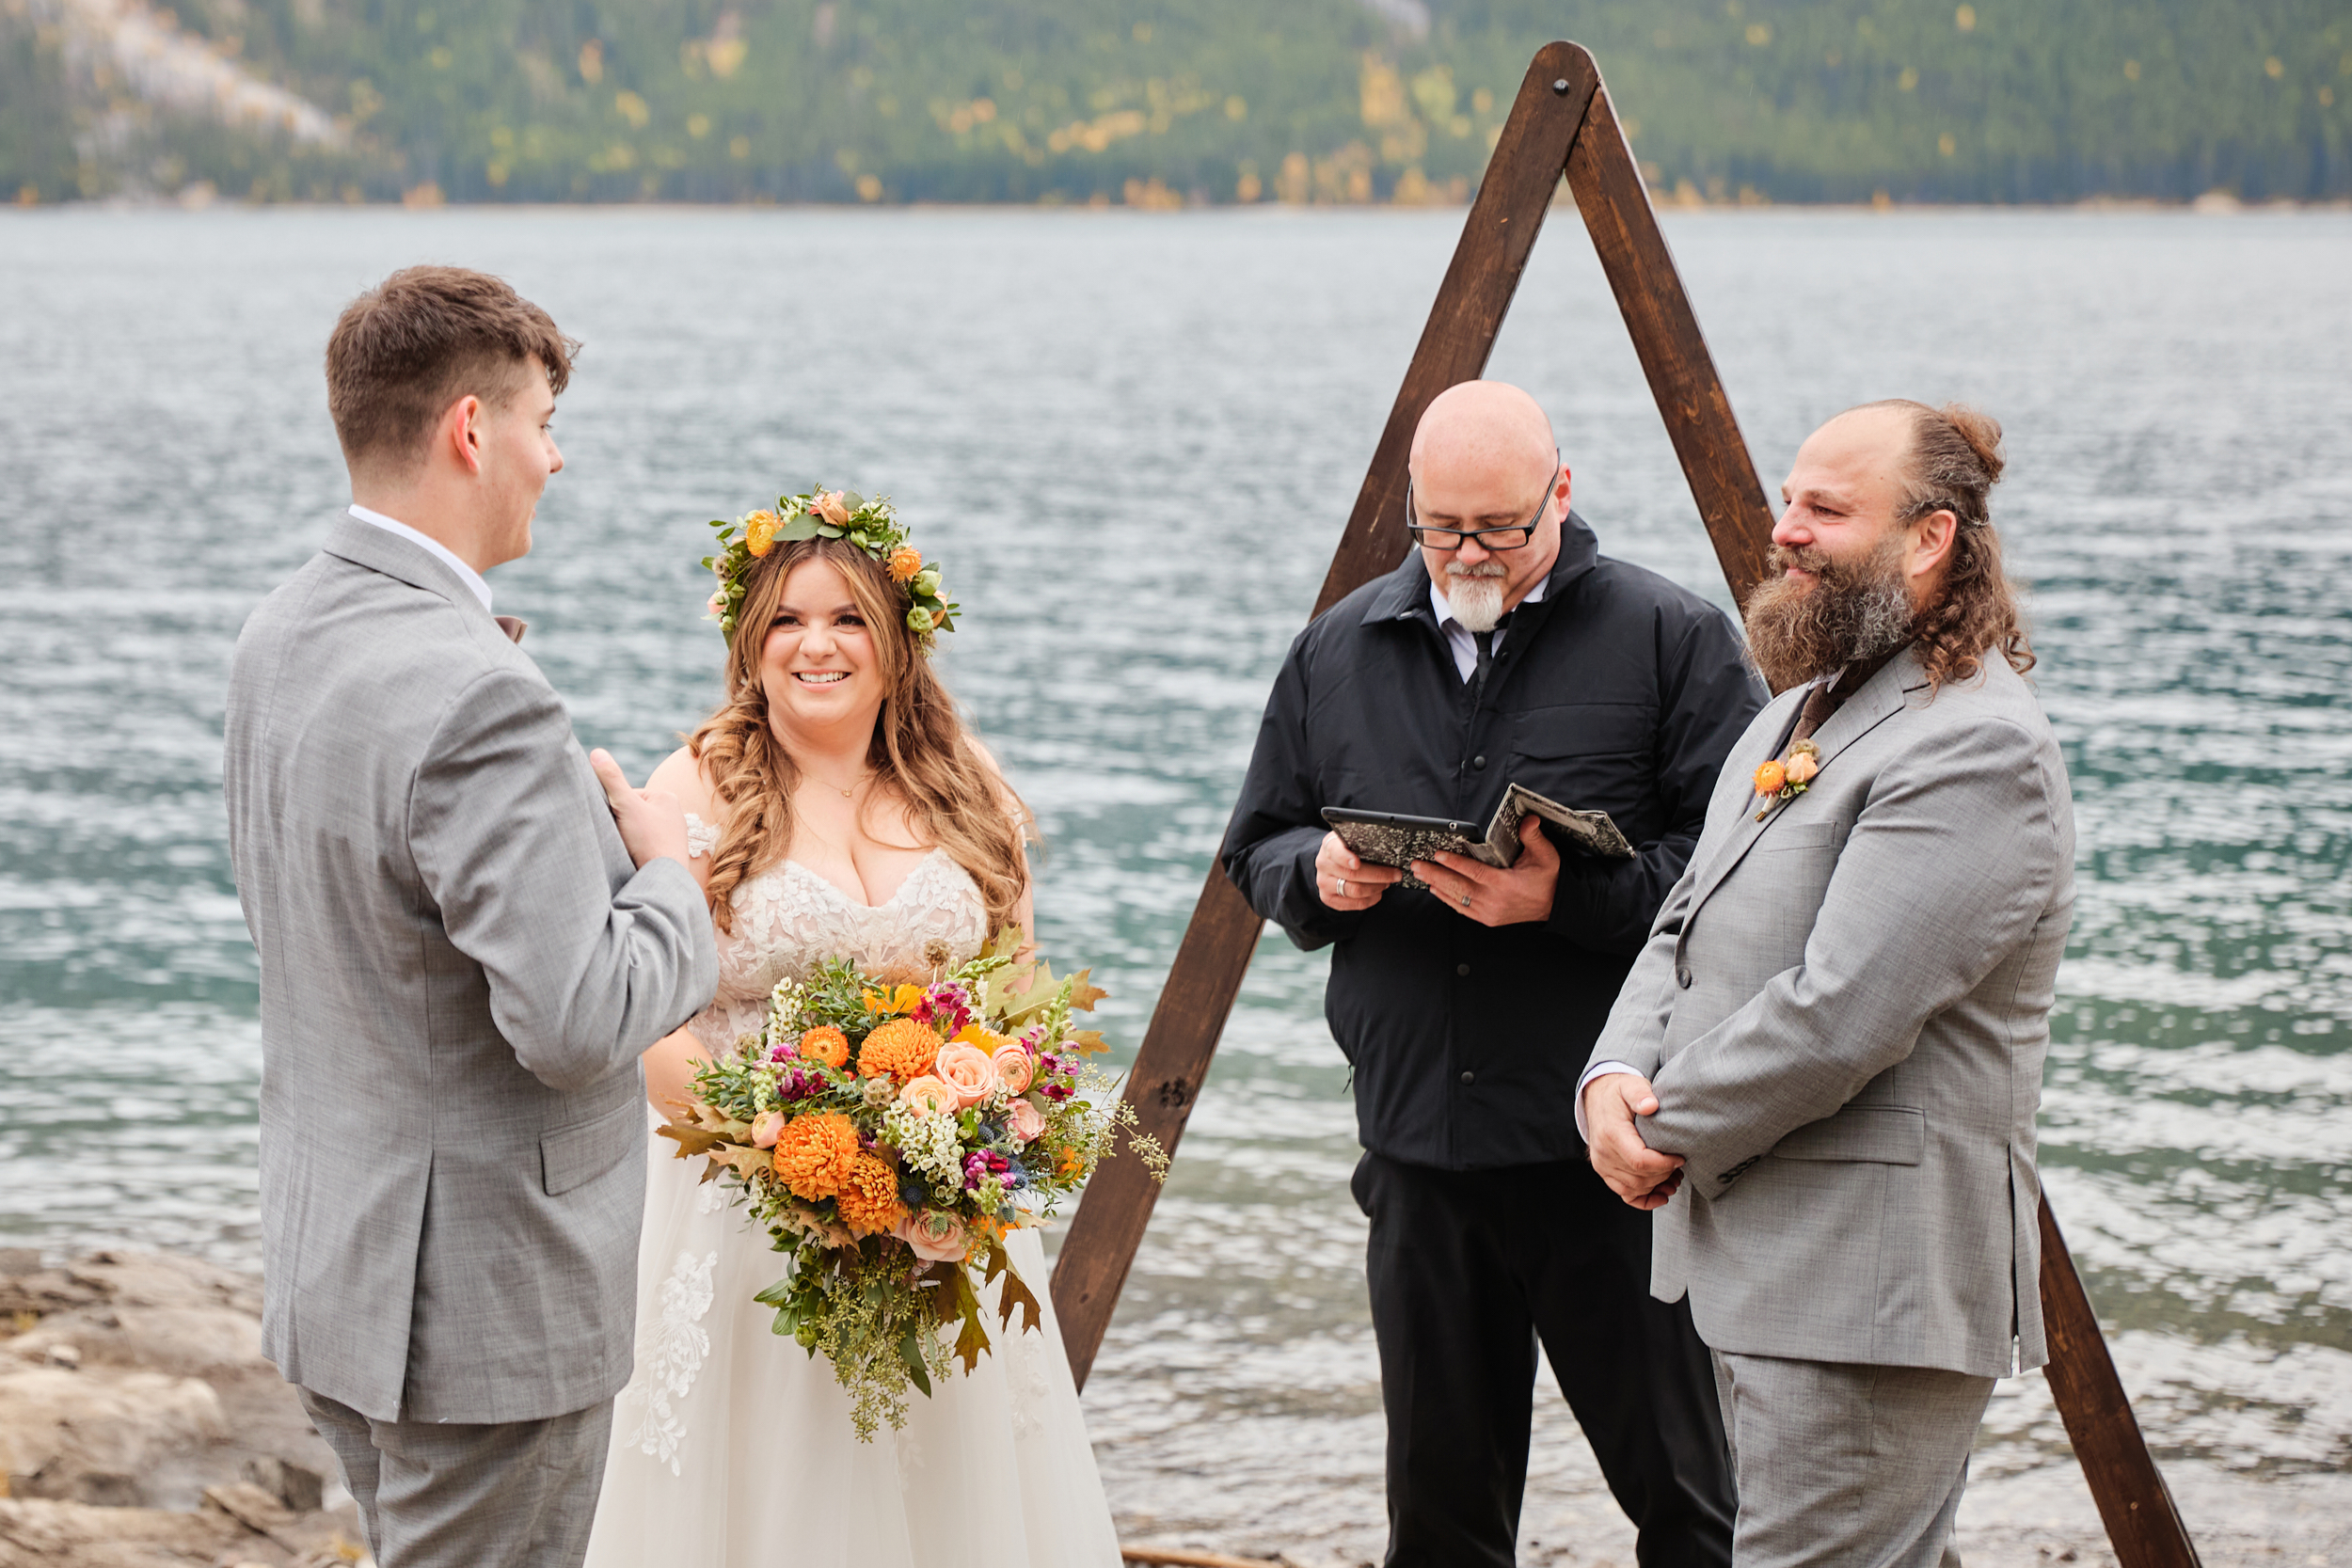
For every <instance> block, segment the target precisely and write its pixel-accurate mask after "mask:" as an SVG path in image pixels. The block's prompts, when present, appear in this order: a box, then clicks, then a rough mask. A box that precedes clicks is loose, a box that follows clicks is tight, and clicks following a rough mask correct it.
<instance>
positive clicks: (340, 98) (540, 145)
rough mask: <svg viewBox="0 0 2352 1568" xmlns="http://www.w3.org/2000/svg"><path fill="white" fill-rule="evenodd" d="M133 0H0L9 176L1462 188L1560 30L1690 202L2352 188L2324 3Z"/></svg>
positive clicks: (535, 192) (560, 191)
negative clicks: (245, 93) (299, 113)
mask: <svg viewBox="0 0 2352 1568" xmlns="http://www.w3.org/2000/svg"><path fill="white" fill-rule="evenodd" d="M140 15H141V13H140V12H139V11H138V9H137V8H136V7H130V8H127V9H126V8H123V7H122V6H121V5H120V4H119V0H0V193H4V192H7V191H16V192H18V193H19V196H20V198H21V199H24V200H45V199H57V198H68V197H74V196H103V195H107V194H111V193H115V192H126V191H127V192H142V191H146V192H162V193H168V192H171V191H175V190H178V189H181V188H183V186H185V185H187V184H189V183H190V182H210V183H211V184H213V185H215V186H217V187H218V188H219V189H220V190H221V191H222V192H223V193H224V194H226V195H229V196H232V197H246V196H251V197H254V198H262V199H270V198H281V199H282V198H309V199H318V198H344V199H358V198H367V199H379V198H391V197H398V196H403V195H405V196H407V197H408V198H410V199H414V200H434V199H447V200H452V201H483V200H494V201H544V200H565V201H569V200H644V199H656V200H698V201H740V200H760V199H774V200H787V201H790V200H823V201H856V200H868V201H963V200H986V201H1024V202H1027V201H1076V202H1083V201H1088V200H1104V199H1107V200H1112V201H1132V202H1136V203H1138V204H1145V205H1152V204H1162V205H1165V204H1175V203H1180V202H1187V201H1192V202H1199V201H1215V202H1231V201H1264V200H1293V201H1388V200H1408V201H1409V200H1424V199H1432V198H1458V197H1459V196H1460V195H1461V194H1463V193H1465V192H1466V191H1467V190H1468V189H1469V188H1470V186H1471V185H1472V184H1473V183H1474V182H1475V181H1476V180H1477V178H1478V174H1479V171H1480V169H1481V167H1482V166H1483V165H1484V162H1485V159H1486V152H1487V150H1488V148H1489V146H1490V145H1491V141H1492V138H1493V136H1494V135H1495V133H1496V131H1497V129H1498V127H1499V126H1500V124H1501V122H1502V117H1503V115H1504V114H1505V113H1506V112H1507V110H1508V108H1509V105H1510V100H1511V95H1512V93H1513V92H1514V91H1515V90H1516V88H1517V87H1518V81H1519V78H1520V74H1521V72H1522V71H1524V69H1525V67H1526V64H1527V59H1528V56H1529V55H1530V54H1531V53H1532V52H1533V51H1534V49H1535V47H1536V46H1538V45H1539V44H1541V43H1543V42H1544V41H1546V40H1549V39H1553V38H1572V39H1575V40H1578V41H1580V42H1582V43H1584V44H1586V45H1587V46H1589V47H1590V48H1592V50H1593V51H1594V53H1595V54H1596V55H1597V56H1598V57H1599V60H1600V62H1601V67H1602V70H1603V71H1604V73H1605V74H1606V76H1607V78H1608V80H1609V83H1610V87H1611V90H1612V92H1613V94H1614V96H1615V98H1616V101H1617V103H1618V106H1619V109H1620V112H1621V113H1622V114H1623V115H1624V117H1625V119H1626V121H1627V124H1628V127H1629V130H1630V131H1631V133H1632V135H1633V141H1634V146H1635V150H1636V151H1637V153H1638V155H1639V156H1640V157H1641V159H1642V160H1643V163H1644V166H1645V172H1647V174H1648V175H1649V178H1650V180H1651V182H1652V183H1653V184H1654V185H1656V186H1658V187H1659V188H1661V190H1664V191H1667V192H1670V193H1671V192H1679V193H1680V194H1682V195H1683V197H1684V198H1686V199H1690V198H1709V199H1718V200H1737V199H1741V198H1745V199H1751V200H1754V199H1771V200H1781V201H1787V200H1860V199H1869V198H1872V197H1874V196H1876V195H1878V194H1879V193H1884V194H1885V195H1886V196H1887V197H1889V198H1894V199H1898V200H1941V201H1953V200H1958V201H1974V200H1998V201H2052V200H2073V199H2076V198H2084V197H2090V196H2101V195H2107V196H2119V197H2135V196H2150V197H2158V198H2186V197H2192V196H2196V195H2198V194H2200V193H2201V192H2204V191H2206V190H2209V189H2214V188H2223V189H2228V190H2231V191H2233V192H2234V193H2235V194H2237V195H2239V196H2241V197H2243V198H2248V199H2265V198H2296V199H2313V198H2341V197H2346V196H2352V147H2348V146H2347V119H2346V115H2347V110H2348V109H2352V104H2347V103H2346V99H2347V97H2352V7H2348V6H2347V5H2346V4H2345V3H2344V0H2244V3H2237V4H2231V3H2226V0H1967V3H1964V4H1955V3H1954V0H1813V3H1801V0H1426V3H1425V4H1424V3H1423V0H1183V3H1182V4H1176V3H1160V0H1125V3H1114V0H176V6H175V8H174V9H173V10H171V11H161V10H158V11H154V12H149V13H145V23H144V24H145V25H148V26H149V27H150V29H151V31H160V33H161V34H163V35H165V36H166V37H167V39H168V40H176V44H175V46H176V47H181V48H183V49H185V50H187V51H189V54H188V55H187V56H186V60H183V61H182V67H181V68H176V69H180V70H181V74H182V75H183V76H185V77H189V78H190V79H191V80H198V81H199V86H198V87H190V88H185V89H184V90H176V89H171V88H170V87H169V84H168V83H166V84H165V85H163V86H158V82H159V81H161V80H162V78H161V76H160V75H159V71H160V70H161V68H160V67H158V66H157V65H155V64H154V61H155V60H157V59H158V58H161V57H162V56H160V55H158V54H157V52H156V49H155V47H154V46H153V45H152V44H151V42H149V41H145V40H144V35H142V40H141V41H139V42H138V43H137V47H136V48H133V47H132V45H131V44H129V43H126V42H124V41H123V40H122V38H121V37H119V36H117V35H118V33H119V28H120V27H121V26H122V25H124V24H123V23H122V20H121V19H122V18H123V17H125V16H130V17H133V18H134V19H136V18H138V17H139V16H140ZM140 51H144V53H143V54H142V53H140ZM188 60H192V61H193V62H194V63H193V65H189V64H187V61H188ZM224 61H225V62H227V65H226V66H225V67H224V66H222V65H221V62H224ZM142 62H144V63H142ZM199 68H201V69H199ZM216 69H218V70H227V71H233V72H235V73H238V74H240V75H241V76H247V77H250V78H253V79H255V80H257V81H258V82H260V83H262V84H272V85H275V87H283V88H285V89H287V90H288V91H290V92H292V93H293V94H295V95H297V96H298V97H299V98H300V99H304V100H308V101H309V103H312V104H316V105H317V106H319V107H320V108H321V109H323V110H324V111H325V112H326V115H327V116H328V117H330V118H331V120H332V123H333V129H332V131H331V132H329V133H326V134H325V135H308V134H306V135H304V136H303V137H302V138H301V139H297V138H296V136H295V135H294V132H293V131H292V130H291V129H288V127H292V126H293V125H294V119H292V118H288V117H280V118H279V119H261V120H257V119H256V118H255V114H256V113H258V111H255V112H248V113H246V114H245V116H244V118H243V119H242V120H240V121H239V122H238V123H233V124H232V123H225V121H226V120H228V119H233V118H234V117H230V116H228V115H227V114H226V111H222V110H220V109H218V108H217V105H216V103H215V100H218V99H219V97H220V91H219V89H217V87H210V88H208V87H203V86H202V85H201V81H202V79H203V78H204V72H205V71H214V70H216ZM175 90H176V96H175ZM208 94H209V95H210V96H208ZM257 125H258V126H259V128H256V127H257Z"/></svg>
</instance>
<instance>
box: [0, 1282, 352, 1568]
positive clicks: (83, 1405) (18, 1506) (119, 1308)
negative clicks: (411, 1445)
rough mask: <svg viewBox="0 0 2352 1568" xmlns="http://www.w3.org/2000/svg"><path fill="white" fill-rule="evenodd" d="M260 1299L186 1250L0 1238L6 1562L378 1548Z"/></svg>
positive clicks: (69, 1564)
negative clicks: (57, 1263) (93, 1249)
mask: <svg viewBox="0 0 2352 1568" xmlns="http://www.w3.org/2000/svg"><path fill="white" fill-rule="evenodd" d="M261 1310H262V1292H261V1282H260V1281H259V1280H257V1279H253V1278H251V1277H249V1276H247V1275H239V1274H235V1273H233V1272H231V1271H230V1270H226V1269H219V1268H215V1267H213V1266H212V1265H210V1264H207V1263H201V1262H197V1261H195V1260H192V1259H183V1258H171V1257H164V1256H157V1255H151V1254H144V1253H128V1252H99V1253H93V1254H91V1255H89V1256H88V1257H87V1258H82V1259H76V1260H75V1261H73V1262H72V1263H69V1264H66V1265H64V1266H62V1267H57V1268H48V1267H44V1266H42V1263H41V1259H40V1256H39V1255H38V1254H35V1253H31V1252H24V1251H8V1250H0V1568H34V1565H36V1564H38V1565H40V1568H191V1565H194V1568H247V1565H266V1568H283V1565H289V1564H294V1565H299V1568H324V1565H326V1564H329V1563H348V1562H360V1561H364V1560H365V1558H366V1554H365V1552H364V1550H363V1548H362V1547H361V1545H360V1544H359V1543H360V1541H361V1539H362V1537H361V1535H360V1532H359V1528H358V1513H357V1511H356V1509H354V1507H353V1506H352V1504H351V1501H350V1498H349V1497H348V1495H347V1494H345V1493H344V1492H343V1490H342V1487H341V1485H340V1484H338V1483H337V1481H336V1468H335V1462H334V1457H333V1455H332V1454H331V1453H330V1452H329V1451H328V1449H327V1448H326V1444H325V1443H324V1442H323V1441H321V1439H320V1438H319V1436H318V1433H315V1432H314V1431H312V1430H311V1427H310V1420H309V1418H307V1417H305V1416H304V1415H303V1413H302V1407H301V1405H300V1404H299V1403H298V1402H296V1400H295V1398H294V1390H293V1389H292V1388H291V1387H290V1386H287V1384H286V1383H285V1382H284V1381H283V1380H282V1379H280V1378H279V1377H278V1370H277V1369H276V1368H275V1367H273V1366H271V1365H270V1363H269V1362H268V1361H267V1360H266V1359H264V1358H263V1357H262V1336H261Z"/></svg>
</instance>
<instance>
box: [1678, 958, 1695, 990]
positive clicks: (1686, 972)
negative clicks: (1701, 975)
mask: <svg viewBox="0 0 2352 1568" xmlns="http://www.w3.org/2000/svg"><path fill="white" fill-rule="evenodd" d="M1675 984H1676V985H1677V986H1680V987H1681V988H1682V989H1683V990H1690V989H1691V966H1690V965H1689V964H1677V966H1676V967H1675Z"/></svg>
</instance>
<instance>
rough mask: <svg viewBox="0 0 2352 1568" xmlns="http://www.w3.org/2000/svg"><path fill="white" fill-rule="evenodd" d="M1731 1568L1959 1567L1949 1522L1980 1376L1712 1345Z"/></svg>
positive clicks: (1989, 1383)
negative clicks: (1734, 1507) (1735, 1500)
mask: <svg viewBox="0 0 2352 1568" xmlns="http://www.w3.org/2000/svg"><path fill="white" fill-rule="evenodd" d="M1715 1391H1716V1394H1717V1395H1718V1397H1720V1398H1721V1399H1722V1401H1723V1406H1724V1433H1725V1434H1726V1435H1727V1436H1728V1437H1729V1438H1730V1440H1731V1468H1732V1474H1733V1476H1734V1477H1735V1478H1736V1480H1737V1482H1738V1485H1739V1490H1740V1519H1739V1523H1738V1524H1737V1525H1735V1526H1734V1527H1733V1529H1732V1540H1731V1560H1732V1568H1799V1565H1800V1564H1802V1565H1804V1568H1938V1565H1939V1564H1941V1565H1943V1568H1960V1554H1959V1553H1958V1552H1957V1551H1955V1550H1953V1548H1952V1544H1951V1542H1952V1521H1953V1520H1954V1518H1955V1517H1957V1516H1958V1514H1959V1513H1960V1495H1961V1491H1962V1489H1963V1487H1965V1486H1966V1485H1967V1483H1968V1450H1969V1449H1970V1448H1971V1447H1972V1446H1973V1445H1974V1444H1975V1442H1976V1438H1977V1427H1978V1426H1979V1423H1981V1422H1982V1421H1983V1419H1984V1407H1985V1405H1986V1403H1987V1402H1989V1401H1990V1400H1991V1399H1992V1398H1993V1379H1991V1378H1989V1377H1975V1376H1972V1375H1970V1374H1969V1373H1966V1372H1950V1371H1944V1370H1939V1369H1935V1368H1931V1367H1874V1366H1867V1365H1861V1364H1856V1363H1851V1362H1840V1361H1789V1360H1784V1359H1782V1358H1781V1357H1778V1356H1772V1355H1726V1354H1724V1353H1723V1352H1721V1351H1717V1352H1716V1353H1715Z"/></svg>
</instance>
